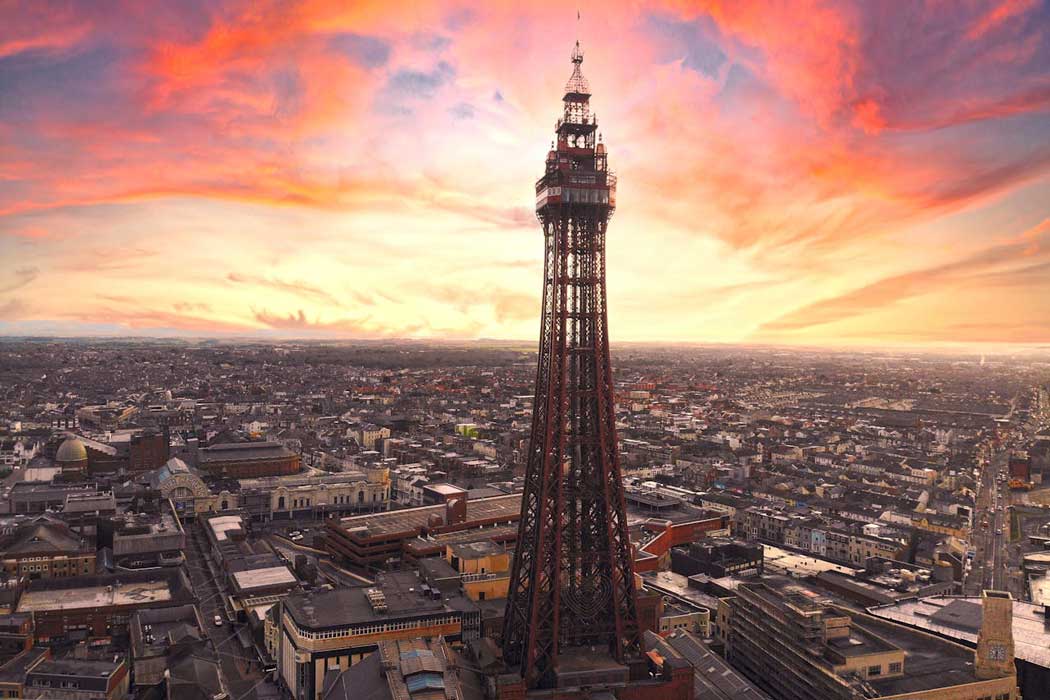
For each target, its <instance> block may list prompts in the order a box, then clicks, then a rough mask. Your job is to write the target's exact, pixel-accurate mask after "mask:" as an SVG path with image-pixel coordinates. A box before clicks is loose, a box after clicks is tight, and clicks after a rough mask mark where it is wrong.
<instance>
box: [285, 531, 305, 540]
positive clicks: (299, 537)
mask: <svg viewBox="0 0 1050 700" xmlns="http://www.w3.org/2000/svg"><path fill="white" fill-rule="evenodd" d="M288 539H290V540H291V541H292V542H298V541H299V540H301V539H303V536H302V534H300V533H298V532H297V533H295V534H294V535H292V536H291V537H289V538H288Z"/></svg>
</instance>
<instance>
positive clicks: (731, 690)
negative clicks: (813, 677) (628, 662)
mask: <svg viewBox="0 0 1050 700" xmlns="http://www.w3.org/2000/svg"><path fill="white" fill-rule="evenodd" d="M645 642H646V647H647V648H648V649H649V650H650V652H649V653H650V655H651V654H654V653H655V654H658V655H659V656H661V657H678V658H681V659H683V660H685V661H687V662H688V663H689V665H690V666H692V668H693V688H694V689H695V692H696V695H695V697H696V699H697V700H770V697H769V696H768V695H766V694H765V693H763V692H762V691H761V690H759V689H758V688H756V687H755V686H754V685H753V684H752V683H751V682H750V681H748V680H747V679H746V678H744V677H743V676H741V675H740V674H739V673H737V672H736V671H734V670H733V669H732V668H731V667H730V666H729V664H727V663H726V662H725V659H723V658H722V657H721V656H719V655H718V654H715V653H714V652H713V651H711V649H710V648H708V646H707V645H706V644H704V642H703V641H702V640H701V639H700V638H699V637H697V636H696V635H695V634H692V633H689V632H685V631H681V630H679V631H676V632H672V633H670V634H668V635H667V636H666V637H661V636H658V635H656V634H653V633H652V632H646V634H645Z"/></svg>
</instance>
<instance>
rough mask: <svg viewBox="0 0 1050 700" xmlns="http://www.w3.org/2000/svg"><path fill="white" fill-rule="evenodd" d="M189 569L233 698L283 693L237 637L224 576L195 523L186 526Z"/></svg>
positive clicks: (210, 636)
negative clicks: (212, 564) (219, 621)
mask: <svg viewBox="0 0 1050 700" xmlns="http://www.w3.org/2000/svg"><path fill="white" fill-rule="evenodd" d="M186 570H187V572H188V573H189V576H190V581H191V582H192V583H193V590H194V591H195V592H196V594H197V605H198V607H199V608H200V611H201V617H203V618H204V626H205V630H204V631H205V633H206V634H207V635H208V638H209V639H211V642H212V645H213V646H214V647H215V651H216V653H217V654H218V657H219V666H220V669H221V672H222V676H223V680H224V681H225V683H226V687H227V690H228V691H229V693H230V700H248V699H249V698H251V699H254V698H269V697H279V696H280V695H279V692H278V691H277V689H276V687H275V686H274V685H273V684H272V683H270V682H269V681H268V680H267V678H266V677H265V675H264V674H263V672H262V669H261V668H260V667H259V665H260V664H259V660H258V659H257V658H255V655H254V653H253V651H252V650H251V649H248V650H245V649H244V648H243V646H242V645H241V643H240V641H239V640H238V639H237V628H236V625H235V624H234V623H231V622H230V621H229V615H228V613H227V610H226V607H225V603H224V600H225V596H224V591H223V588H222V577H221V576H218V575H216V573H217V572H213V571H212V570H211V568H210V567H209V565H208V559H207V556H206V554H205V552H204V550H203V549H202V546H201V542H200V539H199V537H198V534H197V530H196V528H195V527H193V526H192V525H191V526H188V527H187V528H186ZM216 615H218V616H219V617H220V618H222V626H221V627H217V626H216V625H214V624H213V622H212V621H213V620H214V618H215V616H216Z"/></svg>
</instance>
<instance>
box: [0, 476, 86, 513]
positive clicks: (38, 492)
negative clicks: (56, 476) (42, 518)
mask: <svg viewBox="0 0 1050 700" xmlns="http://www.w3.org/2000/svg"><path fill="white" fill-rule="evenodd" d="M97 492H98V489H97V487H96V486H95V484H91V483H77V484H59V483H55V484H50V483H34V482H28V481H19V482H17V483H15V484H14V485H13V486H12V487H11V491H10V492H9V493H8V496H7V498H8V502H9V504H10V511H11V512H12V513H43V512H45V511H47V510H48V509H56V510H57V509H59V508H61V507H62V506H64V505H65V503H66V499H67V498H68V497H69V496H71V495H76V494H94V493H97Z"/></svg>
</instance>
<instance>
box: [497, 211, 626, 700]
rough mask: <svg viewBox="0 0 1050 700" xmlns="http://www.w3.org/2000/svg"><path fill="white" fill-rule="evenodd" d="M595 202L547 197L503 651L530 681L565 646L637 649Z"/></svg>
mask: <svg viewBox="0 0 1050 700" xmlns="http://www.w3.org/2000/svg"><path fill="white" fill-rule="evenodd" d="M609 214H610V210H609V207H608V206H602V205H600V204H592V205H588V204H583V203H581V204H562V205H558V206H547V207H545V208H544V210H543V211H542V212H541V220H542V221H543V226H544V239H545V252H544V288H543V309H542V323H541V335H540V348H539V357H538V360H537V365H536V394H535V402H534V407H533V420H532V432H531V437H530V444H529V452H528V462H527V465H526V473H525V493H524V497H523V500H522V517H521V521H520V523H519V533H518V545H517V550H516V555H515V560H514V567H513V571H512V575H511V586H510V591H509V594H508V602H507V613H506V616H505V620H504V636H503V645H504V658H505V660H506V661H507V662H508V663H509V664H511V665H514V666H517V667H518V668H519V669H521V672H522V675H523V676H524V677H525V679H526V684H527V686H528V687H530V688H542V687H550V686H552V685H553V684H554V682H555V675H554V674H555V671H556V663H557V657H558V655H559V652H560V651H561V650H564V649H566V648H569V647H579V646H591V647H596V648H605V649H607V650H608V653H609V654H610V655H611V656H612V657H614V658H615V659H616V660H618V661H620V662H625V661H627V660H628V659H629V658H630V657H634V656H636V655H637V654H638V653H640V649H641V644H640V633H639V629H638V619H637V611H636V600H635V591H634V574H633V559H632V548H631V542H630V538H629V536H628V531H627V521H626V516H625V507H624V494H623V485H622V482H621V478H620V466H619V455H618V451H617V441H616V426H615V410H614V402H613V383H612V369H611V365H610V362H609V339H608V312H607V307H606V293H605V291H606V290H605V232H606V226H607V224H608V218H609Z"/></svg>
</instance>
